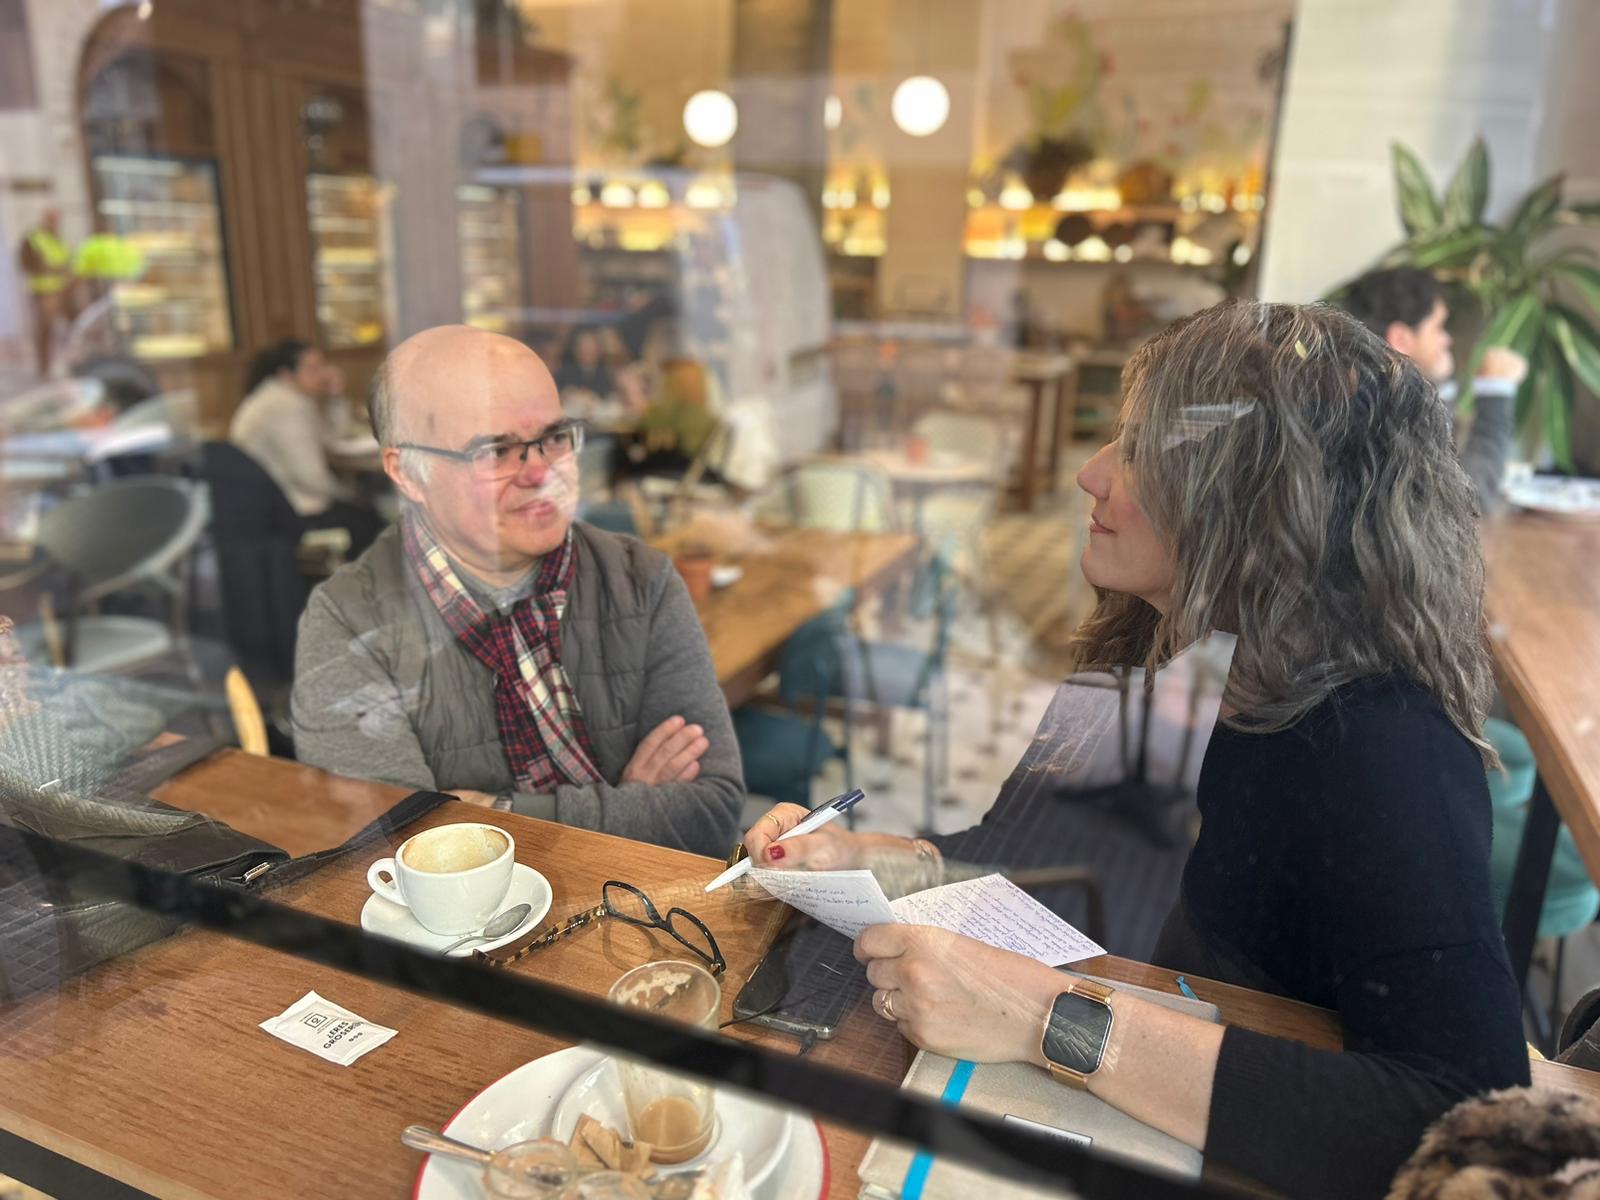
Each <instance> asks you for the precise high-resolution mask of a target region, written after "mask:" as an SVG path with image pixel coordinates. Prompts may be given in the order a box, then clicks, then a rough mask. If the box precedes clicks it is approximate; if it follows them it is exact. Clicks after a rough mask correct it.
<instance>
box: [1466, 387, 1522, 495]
mask: <svg viewBox="0 0 1600 1200" xmlns="http://www.w3.org/2000/svg"><path fill="white" fill-rule="evenodd" d="M1473 393H1474V402H1473V408H1474V411H1473V415H1472V428H1471V430H1470V431H1469V432H1468V434H1467V444H1466V445H1465V446H1463V447H1462V448H1461V466H1462V467H1463V468H1464V469H1465V470H1466V472H1467V478H1468V479H1470V480H1472V486H1473V489H1474V490H1475V491H1476V492H1477V493H1478V508H1479V511H1480V512H1484V513H1490V512H1493V511H1494V510H1495V509H1496V508H1498V507H1499V505H1500V482H1501V480H1503V479H1504V478H1505V473H1506V459H1507V458H1508V457H1510V454H1511V439H1512V434H1513V432H1514V430H1513V425H1514V423H1515V422H1514V419H1513V413H1514V409H1515V406H1516V388H1515V387H1513V386H1510V385H1509V383H1508V381H1506V380H1501V379H1480V380H1478V381H1477V382H1476V383H1474V384H1473Z"/></svg>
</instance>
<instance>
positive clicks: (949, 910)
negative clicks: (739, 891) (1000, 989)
mask: <svg viewBox="0 0 1600 1200" xmlns="http://www.w3.org/2000/svg"><path fill="white" fill-rule="evenodd" d="M750 876H751V878H753V879H754V880H755V881H756V882H757V883H759V884H760V885H761V886H762V887H764V888H766V890H767V891H769V892H771V893H772V894H773V895H774V896H776V897H777V898H778V899H780V900H782V901H783V902H784V903H785V904H788V905H790V906H791V907H794V908H798V909H799V910H800V911H801V912H803V913H805V914H806V915H807V916H809V917H814V918H815V919H816V920H818V921H821V922H822V923H823V924H824V925H826V926H827V927H828V928H829V929H832V930H835V931H836V932H838V933H842V934H844V935H845V937H847V938H851V939H854V938H856V937H859V936H860V934H861V931H862V930H863V929H866V928H867V927H868V926H870V925H896V924H898V925H931V926H933V927H934V928H936V929H947V930H949V931H950V932H951V933H959V934H963V935H965V936H967V937H970V938H974V939H976V940H977V941H980V942H983V943H985V944H986V945H990V946H997V947H999V948H1000V949H1002V950H1010V951H1012V952H1013V953H1016V954H1021V955H1025V956H1026V957H1028V958H1032V959H1037V960H1038V961H1039V962H1042V963H1044V964H1046V965H1047V966H1052V967H1059V966H1061V965H1062V964H1063V963H1069V962H1077V961H1078V960H1080V959H1085V958H1093V957H1094V956H1095V955H1097V954H1104V953H1105V950H1103V949H1102V948H1101V947H1099V946H1097V945H1096V944H1095V943H1094V942H1093V941H1091V940H1090V939H1089V938H1087V937H1085V936H1084V935H1083V934H1082V933H1081V932H1079V931H1078V930H1077V929H1076V928H1074V927H1073V926H1072V925H1070V924H1068V923H1067V922H1066V921H1063V920H1062V919H1061V918H1060V917H1058V916H1056V914H1055V913H1053V912H1051V911H1050V910H1049V909H1048V908H1046V907H1045V906H1044V905H1042V904H1040V903H1039V902H1038V901H1037V900H1035V899H1034V898H1033V897H1032V896H1030V895H1028V893H1027V892H1025V891H1023V890H1022V889H1021V888H1019V887H1018V886H1017V885H1016V884H1014V883H1012V882H1011V881H1010V880H1009V879H1007V878H1006V877H1005V876H1004V875H985V876H983V877H981V878H979V879H964V880H962V881H960V882H959V883H947V884H945V885H944V886H942V887H936V888H929V889H928V890H927V891H923V892H913V893H912V894H911V895H909V896H902V897H900V899H898V900H890V899H889V898H888V897H887V896H885V895H884V894H883V888H881V887H880V886H879V885H878V881H877V879H876V878H875V877H874V876H873V874H872V872H871V871H774V870H771V869H770V868H766V867H756V868H754V869H753V870H752V871H751V872H750Z"/></svg>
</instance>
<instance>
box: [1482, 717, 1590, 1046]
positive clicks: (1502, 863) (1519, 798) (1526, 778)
mask: <svg viewBox="0 0 1600 1200" xmlns="http://www.w3.org/2000/svg"><path fill="white" fill-rule="evenodd" d="M1484 736H1485V737H1487V738H1488V739H1489V742H1490V743H1491V744H1492V745H1493V746H1494V748H1495V749H1496V750H1498V751H1499V752H1500V759H1501V761H1502V762H1503V763H1504V764H1505V772H1504V773H1503V774H1502V773H1501V772H1499V771H1491V772H1489V798H1490V800H1491V802H1492V803H1493V806H1494V840H1493V842H1492V844H1491V845H1492V848H1491V850H1490V854H1489V883H1490V887H1491V889H1492V891H1493V893H1494V897H1495V904H1496V906H1497V907H1498V909H1499V911H1500V914H1501V916H1502V917H1503V916H1504V915H1505V908H1506V899H1507V897H1508V896H1509V895H1510V894H1511V878H1512V876H1513V874H1515V872H1516V867H1517V852H1518V851H1519V850H1520V849H1521V847H1522V831H1523V827H1524V826H1525V825H1526V824H1527V823H1528V802H1529V800H1530V799H1531V798H1532V796H1533V783H1534V773H1535V771H1536V770H1537V768H1536V766H1535V764H1534V760H1533V749H1532V747H1530V746H1529V745H1528V739H1527V738H1526V737H1524V736H1523V735H1522V731H1521V730H1519V729H1518V728H1517V727H1516V726H1515V725H1512V724H1511V723H1510V722H1507V721H1502V720H1499V719H1498V718H1495V717H1491V718H1489V720H1487V721H1486V722H1484ZM1597 913H1600V889H1597V888H1596V887H1595V885H1594V883H1593V881H1591V880H1590V878H1589V873H1588V871H1587V870H1586V869H1585V867H1584V865H1583V859H1582V857H1580V855H1579V854H1578V847H1577V843H1576V842H1574V841H1573V840H1572V831H1571V830H1570V829H1568V828H1567V827H1566V826H1565V825H1563V826H1562V827H1561V830H1560V832H1559V834H1558V835H1557V838H1556V848H1555V855H1554V857H1553V858H1552V859H1551V862H1550V879H1549V883H1548V884H1547V885H1546V887H1545V894H1544V907H1543V908H1542V909H1541V910H1540V911H1539V932H1538V936H1539V937H1540V938H1553V939H1555V943H1556V957H1555V964H1554V969H1553V970H1552V972H1551V979H1550V1004H1549V1009H1548V1016H1547V1015H1546V1012H1545V1010H1544V1009H1543V1008H1542V1007H1541V1006H1540V1005H1538V1004H1536V1003H1533V1001H1532V997H1531V995H1530V997H1529V1009H1530V1012H1531V1014H1532V1016H1533V1018H1534V1024H1535V1026H1536V1028H1537V1030H1538V1034H1539V1039H1540V1041H1541V1042H1542V1043H1548V1042H1549V1041H1550V1029H1551V1027H1552V1026H1553V1025H1554V1024H1555V1022H1556V1017H1557V1014H1558V1012H1559V1006H1560V1003H1561V975H1562V968H1563V966H1564V965H1565V958H1566V946H1567V938H1569V937H1571V936H1572V935H1573V934H1574V933H1577V932H1578V931H1579V930H1581V929H1583V928H1585V927H1586V926H1587V925H1588V924H1589V923H1590V922H1591V921H1593V920H1594V919H1595V915H1596V914H1597Z"/></svg>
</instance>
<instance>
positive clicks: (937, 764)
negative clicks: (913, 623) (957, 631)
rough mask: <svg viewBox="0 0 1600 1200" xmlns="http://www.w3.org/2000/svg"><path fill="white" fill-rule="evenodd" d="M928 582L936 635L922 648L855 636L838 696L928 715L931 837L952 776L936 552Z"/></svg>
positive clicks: (925, 805)
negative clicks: (941, 792)
mask: <svg viewBox="0 0 1600 1200" xmlns="http://www.w3.org/2000/svg"><path fill="white" fill-rule="evenodd" d="M925 577H926V579H927V580H928V581H929V583H930V585H931V588H932V595H931V603H932V610H933V620H934V632H933V640H932V643H931V644H930V645H929V646H928V647H927V648H926V649H923V648H922V647H919V646H911V645H906V644H905V643H902V642H875V641H868V640H866V639H864V638H859V637H853V638H852V639H851V640H850V642H849V643H848V644H847V646H846V650H845V654H844V660H843V665H844V669H843V671H842V672H841V673H840V674H839V675H838V677H837V684H836V688H835V692H834V694H835V695H838V696H841V697H843V698H844V700H845V703H846V710H847V711H848V710H849V708H850V706H853V705H854V704H856V703H858V702H862V701H865V702H866V703H868V704H871V705H873V706H875V707H878V708H908V709H917V710H921V711H922V712H925V713H926V714H927V724H926V732H925V734H924V738H923V759H922V779H923V793H922V832H923V833H933V832H935V830H934V827H933V818H934V811H935V809H936V807H937V805H938V794H937V793H938V787H939V784H940V783H941V782H942V781H943V780H944V779H946V778H947V776H948V774H949V739H950V730H949V724H950V722H949V696H948V689H947V687H946V679H945V663H946V658H947V656H948V652H949V644H950V617H951V611H950V610H951V603H952V593H951V591H950V589H949V587H948V586H947V585H946V584H947V579H948V569H947V568H946V567H945V565H944V563H943V561H942V560H941V559H940V558H939V556H938V555H937V554H935V555H934V556H933V557H932V559H931V560H930V563H929V566H928V569H927V572H926V574H925Z"/></svg>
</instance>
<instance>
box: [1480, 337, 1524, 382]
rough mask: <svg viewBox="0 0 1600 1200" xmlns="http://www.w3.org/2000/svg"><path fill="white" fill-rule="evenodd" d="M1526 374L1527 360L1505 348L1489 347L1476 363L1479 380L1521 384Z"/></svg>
mask: <svg viewBox="0 0 1600 1200" xmlns="http://www.w3.org/2000/svg"><path fill="white" fill-rule="evenodd" d="M1527 374H1528V360H1527V359H1525V358H1523V357H1522V355H1520V354H1518V353H1517V352H1516V351H1515V350H1510V349H1507V348H1506V347H1505V346H1490V347H1489V348H1488V349H1487V350H1485V351H1484V352H1483V359H1482V361H1481V362H1479V363H1478V378H1479V379H1504V380H1507V381H1509V382H1511V383H1514V384H1516V383H1521V382H1522V380H1523V379H1524V378H1525V377H1526V376H1527Z"/></svg>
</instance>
